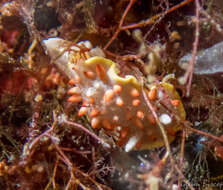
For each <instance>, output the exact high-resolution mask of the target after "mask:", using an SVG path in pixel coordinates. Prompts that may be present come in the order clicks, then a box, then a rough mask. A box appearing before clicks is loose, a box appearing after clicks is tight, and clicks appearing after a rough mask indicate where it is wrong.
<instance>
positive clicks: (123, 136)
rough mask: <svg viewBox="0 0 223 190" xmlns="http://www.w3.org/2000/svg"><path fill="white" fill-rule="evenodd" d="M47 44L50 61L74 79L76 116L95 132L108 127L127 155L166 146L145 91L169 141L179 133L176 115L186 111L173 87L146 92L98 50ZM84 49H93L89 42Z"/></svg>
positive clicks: (165, 85)
mask: <svg viewBox="0 0 223 190" xmlns="http://www.w3.org/2000/svg"><path fill="white" fill-rule="evenodd" d="M43 42H44V44H45V46H46V49H47V53H48V54H49V56H50V57H51V59H52V60H53V61H54V62H55V63H56V64H57V65H58V67H59V68H61V69H62V70H63V71H64V72H65V74H66V75H67V76H68V77H69V78H70V79H72V84H73V87H72V88H71V89H70V90H69V91H68V94H69V95H70V97H69V98H68V101H70V102H82V107H81V108H80V110H79V113H78V115H79V116H84V115H86V116H87V118H88V119H89V121H90V123H91V126H92V128H94V129H95V130H99V129H101V128H104V129H105V131H106V132H107V133H108V134H109V135H111V136H112V137H113V138H114V140H115V142H116V143H117V145H119V146H121V147H123V148H124V149H125V151H127V152H128V151H130V150H132V149H148V148H153V147H159V146H162V145H164V143H163V137H162V134H161V132H160V129H159V127H158V126H157V124H156V121H155V119H154V116H153V114H152V113H151V111H150V109H149V108H148V106H147V104H146V101H145V99H144V96H143V93H142V89H144V91H145V92H146V94H147V96H148V98H149V100H150V102H151V104H152V106H153V107H154V109H155V111H156V112H157V115H158V117H159V120H160V122H161V123H162V124H163V125H164V126H165V129H166V133H167V136H168V138H169V140H170V141H172V140H173V139H174V137H175V134H176V132H177V131H178V130H180V129H181V126H180V125H179V123H178V122H177V121H176V119H175V117H174V114H175V115H177V116H178V118H180V119H182V120H184V119H185V111H184V108H183V105H182V102H181V100H180V97H179V95H178V93H177V92H176V90H175V88H174V87H173V85H171V84H169V83H166V82H160V83H158V82H156V83H154V84H150V85H149V87H144V86H143V85H142V84H141V83H139V81H138V80H137V79H136V77H135V76H134V75H133V73H128V74H127V75H125V76H124V77H122V76H120V74H119V69H118V67H117V65H116V63H114V62H113V61H111V60H109V59H106V58H104V57H103V53H98V54H101V55H100V56H96V55H95V54H97V53H95V51H88V52H86V53H83V52H81V51H80V49H79V47H77V46H70V43H69V42H67V41H65V40H63V39H60V38H49V39H46V40H44V41H43ZM80 45H81V44H79V46H80ZM82 45H83V44H82ZM85 46H88V47H89V48H91V45H89V43H85ZM68 47H69V48H68ZM92 52H93V53H92Z"/></svg>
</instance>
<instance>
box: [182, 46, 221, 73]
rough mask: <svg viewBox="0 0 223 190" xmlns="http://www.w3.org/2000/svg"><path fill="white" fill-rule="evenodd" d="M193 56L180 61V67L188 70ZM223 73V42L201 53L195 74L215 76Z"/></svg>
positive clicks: (195, 64) (186, 56)
mask: <svg viewBox="0 0 223 190" xmlns="http://www.w3.org/2000/svg"><path fill="white" fill-rule="evenodd" d="M191 57H192V54H186V55H185V56H183V57H182V58H181V59H180V61H179V66H180V67H181V68H182V69H186V68H187V66H188V64H189V62H190V60H191ZM220 72H223V42H219V43H217V44H215V45H214V46H212V47H210V48H207V49H205V50H202V51H200V52H199V53H198V54H197V55H196V57H195V63H194V73H195V74H199V75H202V74H215V73H220Z"/></svg>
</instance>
